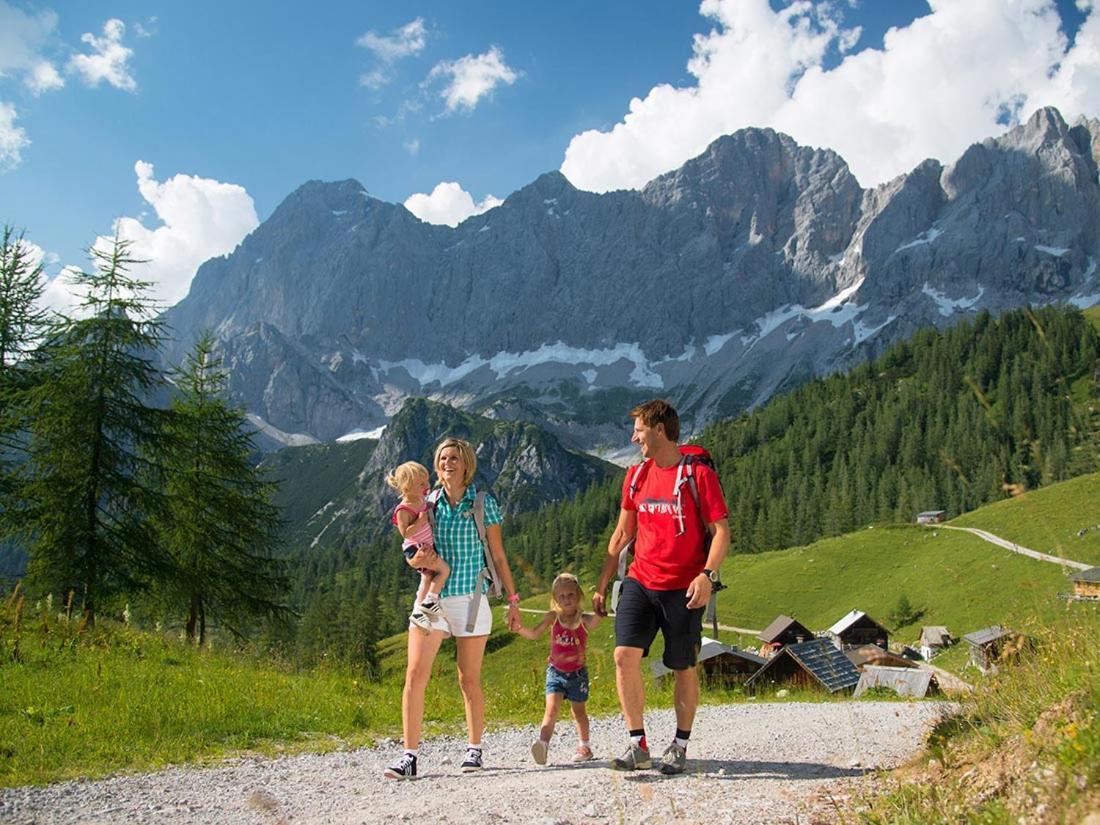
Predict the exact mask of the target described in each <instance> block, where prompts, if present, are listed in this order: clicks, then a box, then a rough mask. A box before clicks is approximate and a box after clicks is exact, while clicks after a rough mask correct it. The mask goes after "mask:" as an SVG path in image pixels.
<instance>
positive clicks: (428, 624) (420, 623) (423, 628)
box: [409, 608, 432, 633]
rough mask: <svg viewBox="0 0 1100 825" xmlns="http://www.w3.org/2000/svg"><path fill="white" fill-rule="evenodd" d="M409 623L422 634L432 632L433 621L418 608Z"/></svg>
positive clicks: (410, 617)
mask: <svg viewBox="0 0 1100 825" xmlns="http://www.w3.org/2000/svg"><path fill="white" fill-rule="evenodd" d="M409 623H410V624H412V625H415V626H416V628H417V630H419V631H420V632H421V633H431V632H432V620H431V618H430V617H429V616H428V615H427V614H426V613H425V612H424V611H423V609H421V608H417V609H416V610H414V611H413V612H412V615H411V616H409Z"/></svg>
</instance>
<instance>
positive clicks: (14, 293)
mask: <svg viewBox="0 0 1100 825" xmlns="http://www.w3.org/2000/svg"><path fill="white" fill-rule="evenodd" d="M45 288H46V281H45V278H44V277H43V274H42V264H41V263H34V262H33V261H32V260H31V250H30V248H29V246H28V245H27V244H26V243H25V242H24V241H23V236H22V235H21V234H20V235H16V234H15V230H14V229H12V228H11V227H10V226H5V227H4V228H3V229H2V230H0V531H2V527H3V525H2V521H3V516H4V515H10V513H11V510H12V508H13V505H14V502H13V500H12V496H13V495H14V492H15V488H16V477H15V475H14V470H13V468H14V466H15V464H16V462H17V460H18V457H19V453H20V452H21V450H22V446H23V445H22V442H21V439H20V433H21V432H22V430H23V415H22V414H21V410H22V404H21V403H20V402H21V399H22V395H23V393H24V391H25V390H26V389H27V388H28V387H29V385H30V382H31V380H32V378H33V375H34V370H33V362H32V359H31V358H30V357H29V356H30V355H31V353H32V351H33V349H34V348H35V347H36V346H37V345H38V343H39V342H40V340H41V339H42V336H43V335H44V334H45V330H46V316H47V313H46V311H45V310H44V309H43V308H42V307H41V306H40V301H41V298H42V292H43V290H44V289H45Z"/></svg>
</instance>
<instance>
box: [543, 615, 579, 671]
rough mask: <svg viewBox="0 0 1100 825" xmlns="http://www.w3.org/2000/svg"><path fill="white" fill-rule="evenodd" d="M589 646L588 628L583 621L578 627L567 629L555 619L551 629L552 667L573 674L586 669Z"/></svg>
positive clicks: (549, 660)
mask: <svg viewBox="0 0 1100 825" xmlns="http://www.w3.org/2000/svg"><path fill="white" fill-rule="evenodd" d="M587 645H588V628H586V627H585V626H584V622H583V621H582V622H581V623H580V624H578V625H577V626H576V627H565V626H564V625H562V623H561V622H560V621H558V620H557V619H554V626H553V627H551V628H550V658H549V659H548V660H547V661H548V662H549V663H550V664H551V665H553V666H554V667H555V668H557V669H558V670H560V671H563V672H564V673H572V672H573V671H575V670H580V669H581V668H582V667H584V650H585V647H586V646H587Z"/></svg>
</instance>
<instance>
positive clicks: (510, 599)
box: [508, 593, 519, 606]
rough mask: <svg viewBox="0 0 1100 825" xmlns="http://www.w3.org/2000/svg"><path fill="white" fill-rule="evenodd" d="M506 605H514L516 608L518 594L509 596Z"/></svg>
mask: <svg viewBox="0 0 1100 825" xmlns="http://www.w3.org/2000/svg"><path fill="white" fill-rule="evenodd" d="M508 604H514V605H516V606H518V605H519V593H513V594H512V595H511V596H509V597H508Z"/></svg>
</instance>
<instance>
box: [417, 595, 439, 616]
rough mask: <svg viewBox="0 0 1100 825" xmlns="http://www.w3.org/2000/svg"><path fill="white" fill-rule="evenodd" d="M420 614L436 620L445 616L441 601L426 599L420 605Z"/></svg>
mask: <svg viewBox="0 0 1100 825" xmlns="http://www.w3.org/2000/svg"><path fill="white" fill-rule="evenodd" d="M420 612H421V613H423V614H425V615H426V616H430V617H431V618H433V619H435V618H438V617H440V616H442V615H443V605H442V604H440V603H439V599H425V600H424V601H422V602H421V603H420Z"/></svg>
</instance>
